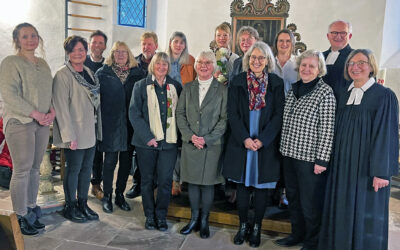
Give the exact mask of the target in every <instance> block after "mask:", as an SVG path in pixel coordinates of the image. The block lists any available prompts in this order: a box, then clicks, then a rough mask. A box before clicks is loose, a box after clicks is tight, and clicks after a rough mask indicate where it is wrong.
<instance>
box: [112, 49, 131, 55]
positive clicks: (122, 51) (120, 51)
mask: <svg viewBox="0 0 400 250" xmlns="http://www.w3.org/2000/svg"><path fill="white" fill-rule="evenodd" d="M114 53H115V54H122V55H127V54H128V51H126V50H115V51H114Z"/></svg>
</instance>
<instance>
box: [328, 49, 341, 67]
mask: <svg viewBox="0 0 400 250" xmlns="http://www.w3.org/2000/svg"><path fill="white" fill-rule="evenodd" d="M339 54H340V52H339V51H331V53H329V55H328V56H327V57H326V65H333V64H335V62H336V60H337V58H338V56H339Z"/></svg>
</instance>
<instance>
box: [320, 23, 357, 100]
mask: <svg viewBox="0 0 400 250" xmlns="http://www.w3.org/2000/svg"><path fill="white" fill-rule="evenodd" d="M352 35H353V34H352V26H351V23H349V22H346V21H342V20H338V21H334V22H333V23H331V24H330V25H329V27H328V33H327V34H326V36H327V37H328V40H329V43H330V44H331V47H330V48H329V49H328V50H327V51H325V52H324V53H323V54H324V57H325V61H326V68H327V71H328V73H327V74H326V75H325V76H324V77H323V80H324V82H326V83H327V84H328V85H329V86H331V88H332V89H333V92H334V94H335V97H336V99H337V98H338V96H339V93H340V92H341V90H343V89H344V88H346V87H348V85H349V81H346V80H345V79H344V66H345V65H344V64H345V62H346V59H347V56H348V55H349V54H350V52H351V51H353V49H352V48H351V47H350V45H349V41H350V39H351V37H352Z"/></svg>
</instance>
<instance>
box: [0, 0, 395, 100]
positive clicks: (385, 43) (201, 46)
mask: <svg viewBox="0 0 400 250" xmlns="http://www.w3.org/2000/svg"><path fill="white" fill-rule="evenodd" d="M88 1H91V2H95V3H100V4H103V7H101V8H98V7H91V6H85V7H82V6H78V5H75V4H71V3H69V8H70V12H74V13H76V14H82V15H90V16H100V17H102V18H103V20H101V21H97V20H96V21H95V20H86V19H77V18H72V17H70V18H69V22H70V27H81V28H88V29H101V30H103V31H105V33H106V34H107V35H108V37H109V43H108V46H107V50H106V54H105V55H108V52H109V49H110V47H111V45H112V43H113V42H114V41H117V40H121V41H125V42H127V44H128V45H129V47H130V48H131V49H132V51H133V53H134V54H135V55H137V54H139V53H140V35H141V34H142V33H143V32H144V31H145V30H151V31H155V32H156V33H157V34H158V36H159V50H160V51H164V50H165V48H166V46H167V42H168V39H169V36H170V35H171V34H172V32H174V31H182V32H184V33H185V34H186V35H187V38H188V42H189V44H188V45H189V51H190V53H191V54H193V55H194V56H196V55H197V54H198V53H199V52H200V51H201V50H205V49H208V46H209V43H210V41H211V40H212V39H213V33H214V32H213V31H214V28H215V27H216V25H218V24H220V23H221V22H223V21H228V22H230V21H231V17H230V3H231V0H201V1H198V0H148V13H147V15H148V20H147V27H146V28H145V29H143V28H133V27H125V26H119V25H117V8H116V6H117V0H88ZM274 2H275V1H274ZM289 3H290V5H291V7H290V11H289V18H288V20H287V22H288V23H295V24H296V25H297V27H298V32H299V33H300V34H301V36H302V41H303V42H304V43H306V44H307V46H308V48H315V49H318V50H321V51H322V50H325V49H327V48H328V47H329V43H328V40H327V39H326V33H327V26H328V24H329V23H330V22H331V21H333V20H336V19H345V20H349V21H350V22H352V24H353V38H352V40H351V45H352V47H353V48H370V49H372V50H373V51H374V52H375V55H376V56H377V59H378V61H379V62H380V64H381V65H384V64H385V62H387V61H388V60H390V61H391V62H393V61H396V60H395V59H396V58H393V57H396V56H394V54H395V52H396V51H400V30H399V29H398V27H399V26H400V18H398V13H399V11H400V1H398V0H379V1H376V0H353V1H349V0H335V1H320V0H307V1H305V0H289ZM64 5H65V1H64V0H13V1H11V2H8V3H7V5H3V6H2V8H1V9H0V60H2V59H3V58H4V57H5V56H7V55H9V54H11V53H13V49H12V45H11V31H12V29H13V28H14V26H15V25H16V24H18V23H20V22H22V21H28V22H31V23H33V24H34V25H35V26H36V27H37V28H38V30H39V32H40V34H41V36H42V37H43V39H44V41H45V49H46V55H47V56H46V59H47V60H48V62H49V64H50V67H51V69H52V72H53V74H54V73H55V71H56V70H57V69H58V67H60V65H62V63H63V60H64V51H63V48H62V42H63V39H64V13H65V9H64V7H65V6H64ZM70 34H79V35H82V36H84V37H88V36H89V33H88V32H70ZM399 55H400V53H399ZM381 59H382V60H381ZM397 61H400V60H397ZM390 67H394V68H395V69H388V71H387V75H386V84H387V86H389V87H391V88H392V89H394V90H395V92H396V93H397V94H400V79H399V77H398V75H400V69H399V68H400V66H399V65H396V64H394V65H393V63H392V64H391V65H390Z"/></svg>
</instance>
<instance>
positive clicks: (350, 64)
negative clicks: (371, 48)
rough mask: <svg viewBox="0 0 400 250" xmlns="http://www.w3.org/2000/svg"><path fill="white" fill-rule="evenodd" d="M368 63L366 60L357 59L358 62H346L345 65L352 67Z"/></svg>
mask: <svg viewBox="0 0 400 250" xmlns="http://www.w3.org/2000/svg"><path fill="white" fill-rule="evenodd" d="M368 64H369V62H366V61H358V62H348V63H347V66H349V67H354V65H357V66H364V65H368Z"/></svg>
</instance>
